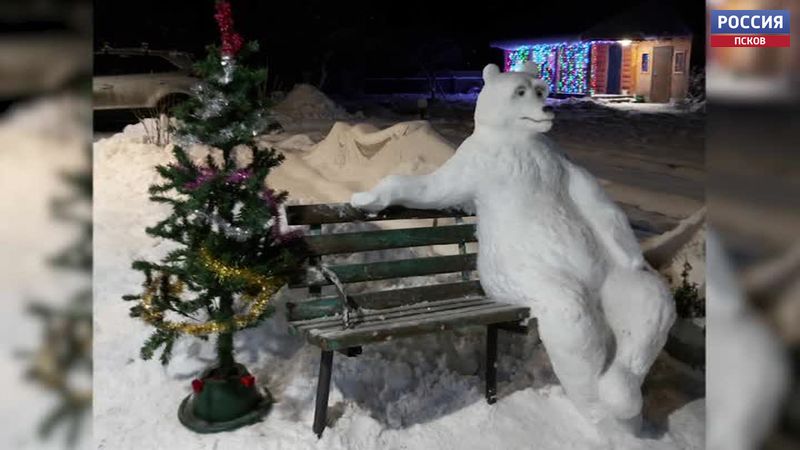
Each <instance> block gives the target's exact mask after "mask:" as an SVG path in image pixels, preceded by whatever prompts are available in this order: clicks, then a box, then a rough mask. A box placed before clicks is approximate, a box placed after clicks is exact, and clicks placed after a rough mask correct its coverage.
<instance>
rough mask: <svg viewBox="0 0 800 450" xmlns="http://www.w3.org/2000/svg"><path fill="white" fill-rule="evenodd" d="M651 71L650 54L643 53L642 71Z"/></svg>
mask: <svg viewBox="0 0 800 450" xmlns="http://www.w3.org/2000/svg"><path fill="white" fill-rule="evenodd" d="M649 71H650V54H649V53H642V73H647V72H649Z"/></svg>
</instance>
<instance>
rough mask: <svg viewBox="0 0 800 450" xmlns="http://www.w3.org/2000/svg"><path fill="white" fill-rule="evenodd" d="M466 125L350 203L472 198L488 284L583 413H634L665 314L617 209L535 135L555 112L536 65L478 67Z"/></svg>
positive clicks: (668, 316) (444, 203)
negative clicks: (463, 135) (417, 165)
mask: <svg viewBox="0 0 800 450" xmlns="http://www.w3.org/2000/svg"><path fill="white" fill-rule="evenodd" d="M483 80H484V87H483V89H482V90H481V92H480V94H479V96H478V101H477V105H476V108H475V130H474V132H473V134H472V135H471V136H469V137H468V138H467V139H466V140H465V141H464V142H463V143H462V144H461V146H460V147H459V148H458V150H457V151H456V153H455V155H453V157H452V158H450V159H449V160H447V161H446V162H445V163H444V164H443V165H442V166H441V167H440V168H439V169H437V170H436V171H435V172H433V173H431V174H429V175H421V176H397V175H393V176H389V177H386V178H384V179H383V180H381V181H380V182H379V183H378V184H377V186H375V188H373V189H372V190H371V191H368V192H359V193H356V194H354V195H353V196H352V199H351V204H352V205H353V206H355V207H358V208H363V209H366V210H370V211H379V210H381V209H383V208H386V207H387V206H389V205H403V206H406V207H410V208H428V209H440V208H449V207H456V206H460V205H473V206H474V207H475V210H476V212H477V215H478V228H477V229H478V231H477V236H478V249H479V250H478V272H479V274H480V282H481V285H482V286H483V288H484V290H485V291H486V292H487V294H488V295H489V296H491V297H493V298H495V299H497V300H501V301H506V302H509V303H515V304H520V305H524V306H529V307H530V308H531V313H532V315H533V316H534V317H536V318H537V320H538V323H539V333H540V335H541V339H542V342H543V343H544V346H545V348H546V350H547V353H548V355H549V357H550V359H551V361H552V365H553V369H554V371H555V373H556V375H557V376H558V378H559V380H560V381H561V383H562V385H563V386H564V388H565V390H566V392H567V395H568V396H569V397H570V399H571V400H572V401H573V402H574V403H575V404H576V406H577V407H578V409H579V410H581V411H582V412H583V413H584V414H585V415H586V416H587V417H588V418H590V419H591V420H593V421H594V422H600V421H601V420H604V419H606V418H609V419H617V420H619V421H622V423H628V424H630V423H632V422H633V423H636V422H637V419H638V418H639V417H640V413H641V408H642V395H641V384H642V381H643V379H644V377H645V375H646V374H647V372H648V370H649V368H650V366H651V365H652V364H653V361H654V360H655V358H656V356H657V355H658V353H659V351H660V350H661V348H662V347H663V345H664V343H665V340H666V337H667V333H668V330H669V328H670V327H671V326H672V323H673V321H674V320H675V308H674V305H673V302H672V297H671V295H670V292H669V290H668V289H667V287H666V284H665V283H664V282H663V280H662V279H661V278H660V277H659V276H658V275H657V274H655V273H653V271H652V269H651V268H649V266H647V264H646V263H645V261H644V258H643V257H642V252H641V250H640V247H639V244H638V242H637V241H636V238H635V236H634V234H633V231H632V230H631V228H630V225H629V223H628V220H627V218H626V216H625V214H624V213H623V212H622V211H621V210H620V208H619V207H618V206H617V205H616V204H615V203H614V202H613V201H611V200H610V199H609V198H608V197H607V196H606V194H605V193H604V191H603V189H602V188H601V187H600V185H599V184H598V182H597V180H596V179H595V178H594V177H593V176H592V175H591V174H590V173H589V172H587V171H586V170H585V169H583V168H582V167H580V166H577V165H575V164H573V163H572V162H570V160H569V159H567V158H566V157H565V156H564V155H563V154H562V153H561V152H560V151H559V150H558V149H557V148H556V146H555V144H554V143H553V142H552V141H551V140H549V139H548V138H546V137H545V136H544V135H543V133H545V132H547V131H548V130H550V128H551V126H552V123H553V117H554V113H553V111H552V108H551V107H549V106H545V99H546V98H547V95H548V86H547V84H546V83H545V82H544V81H543V80H541V79H540V78H538V76H537V73H536V68H535V66H533V65H526V66H525V68H524V69H523V71H522V72H507V73H500V69H499V68H498V67H497V66H495V65H493V64H490V65H488V66H486V68H484V70H483Z"/></svg>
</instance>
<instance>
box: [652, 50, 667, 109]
mask: <svg viewBox="0 0 800 450" xmlns="http://www.w3.org/2000/svg"><path fill="white" fill-rule="evenodd" d="M652 78H653V80H652V82H651V83H652V84H651V85H650V101H651V102H654V103H667V102H669V97H670V88H671V87H672V46H671V45H670V46H664V47H656V48H654V49H653V77H652Z"/></svg>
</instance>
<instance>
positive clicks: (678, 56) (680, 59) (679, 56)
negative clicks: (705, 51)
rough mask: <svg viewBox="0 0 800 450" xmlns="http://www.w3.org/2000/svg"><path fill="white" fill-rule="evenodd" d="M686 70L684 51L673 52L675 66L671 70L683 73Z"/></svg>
mask: <svg viewBox="0 0 800 450" xmlns="http://www.w3.org/2000/svg"><path fill="white" fill-rule="evenodd" d="M685 70H686V52H675V66H674V67H673V70H672V71H673V72H675V73H683V72H684V71H685Z"/></svg>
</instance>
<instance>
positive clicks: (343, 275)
mask: <svg viewBox="0 0 800 450" xmlns="http://www.w3.org/2000/svg"><path fill="white" fill-rule="evenodd" d="M286 215H287V221H288V223H289V225H308V226H309V232H308V233H307V234H306V236H304V239H305V242H306V245H307V247H308V249H309V250H310V252H311V257H310V258H309V261H308V265H307V267H306V270H303V271H301V272H299V273H298V274H297V275H296V276H295V277H294V278H293V279H292V280H291V282H290V287H293V288H298V287H308V288H309V292H310V293H311V294H312V295H319V294H320V291H321V288H322V286H326V285H330V284H332V283H331V281H330V280H329V279H328V278H326V277H325V275H324V274H323V271H322V269H321V260H322V257H324V256H327V255H335V254H352V253H359V252H367V251H374V250H387V249H400V248H409V247H422V246H431V245H456V246H458V248H459V252H458V254H455V255H447V256H429V257H416V258H409V259H400V260H389V261H376V262H367V263H359V264H341V265H334V264H329V263H328V264H327V265H326V266H327V267H328V268H329V269H330V270H331V271H333V272H334V273H335V274H336V275H337V277H338V278H339V280H340V281H341V282H342V283H343V284H345V285H346V284H348V283H358V282H368V281H379V280H387V279H397V278H407V277H418V276H426V275H436V274H444V273H459V272H460V273H461V280H462V281H461V282H455V283H446V284H445V283H442V284H433V285H428V286H423V287H415V288H405V289H395V290H384V291H382V292H373V293H366V294H357V295H353V296H352V298H353V299H354V300H355V301H356V303H358V304H359V305H360V306H361V307H363V308H369V309H380V308H383V307H393V306H399V305H402V304H408V303H415V302H421V301H435V300H437V299H443V298H453V297H455V296H468V295H480V294H482V291H481V288H480V284H479V283H478V282H477V281H474V280H473V281H470V280H469V273H470V272H472V271H474V270H475V268H476V254H474V253H467V252H466V244H467V243H468V242H475V241H476V240H477V239H476V238H475V225H474V224H464V223H459V222H461V219H462V218H463V217H467V216H471V214H468V213H465V212H463V211H458V210H447V211H441V210H419V209H408V208H401V207H391V208H387V209H386V210H384V211H381V212H380V213H377V214H370V213H367V212H364V211H362V210H359V209H356V208H353V207H352V206H350V205H349V204H346V203H339V204H319V205H295V206H288V207H287V210H286ZM444 218H453V219H456V220H455V222H456V224H455V225H441V226H440V225H438V219H444ZM408 219H434V220H432V226H429V227H419V228H404V229H386V230H377V231H359V232H344V233H330V234H323V233H322V225H326V224H342V223H352V222H377V221H388V220H408ZM337 302H338V300H337V299H336V297H330V298H327V299H320V301H316V302H314V303H311V304H308V305H306V306H303V305H302V304H300V305H293V308H292V311H290V313H291V315H292V317H293V318H300V317H305V316H307V315H308V316H318V315H320V314H321V312H322V313H324V311H325V310H326V308H328V307H333V305H336V304H337Z"/></svg>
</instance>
